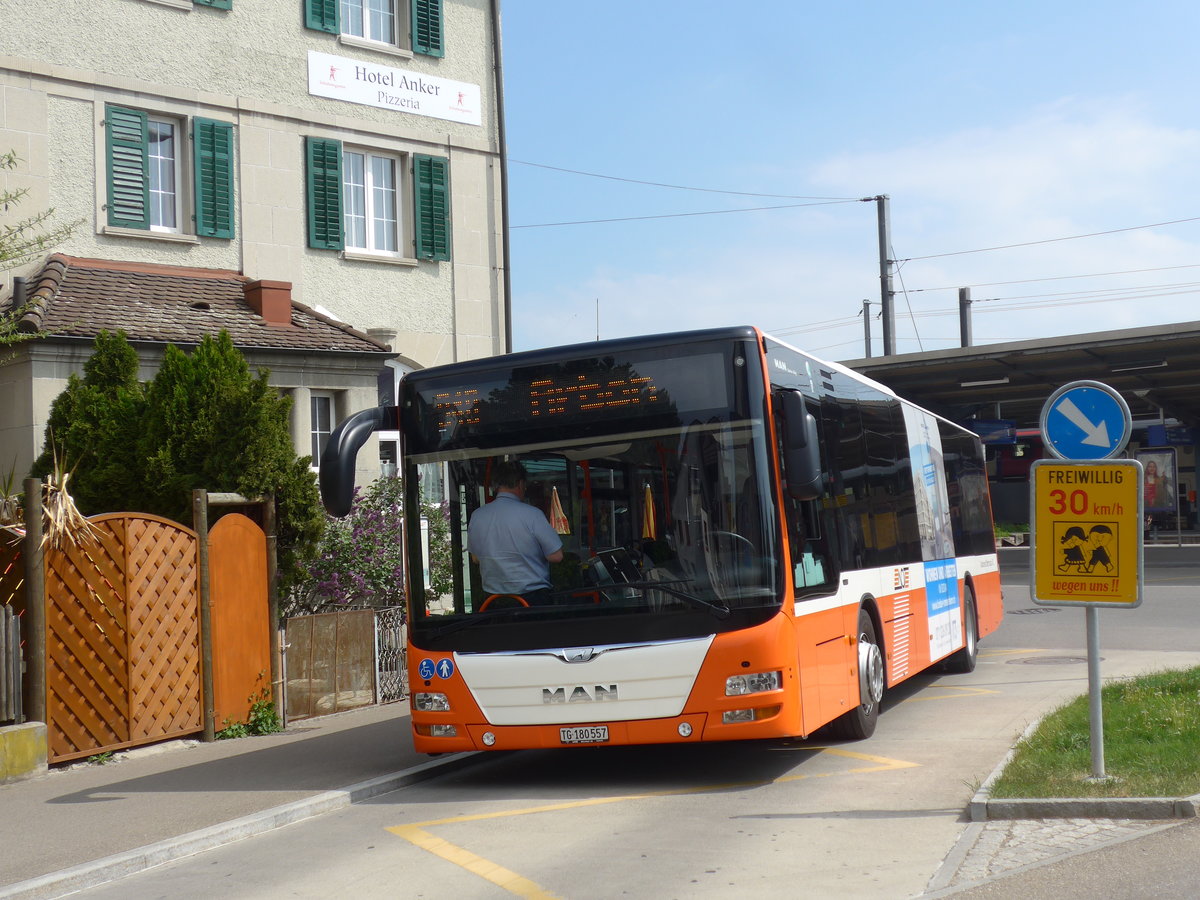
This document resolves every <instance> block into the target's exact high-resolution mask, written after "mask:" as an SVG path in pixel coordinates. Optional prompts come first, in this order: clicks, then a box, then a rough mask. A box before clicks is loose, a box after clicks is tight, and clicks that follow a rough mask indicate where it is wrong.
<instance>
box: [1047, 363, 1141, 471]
mask: <svg viewBox="0 0 1200 900" xmlns="http://www.w3.org/2000/svg"><path fill="white" fill-rule="evenodd" d="M1132 431H1133V418H1132V417H1131V416H1130V415H1129V405H1128V404H1127V403H1126V402H1125V398H1124V397H1122V396H1121V395H1120V393H1118V392H1117V391H1116V390H1114V389H1113V388H1111V387H1109V386H1108V385H1107V384H1101V383H1100V382H1099V381H1073V382H1071V383H1070V384H1066V385H1063V386H1062V387H1060V388H1059V389H1058V390H1057V391H1055V392H1054V393H1053V394H1051V395H1050V399H1049V400H1047V401H1046V405H1045V406H1043V407H1042V439H1043V440H1044V441H1045V442H1046V447H1047V449H1048V450H1049V451H1050V452H1051V453H1053V454H1054V455H1055V456H1057V457H1058V458H1059V459H1111V458H1112V457H1114V456H1116V455H1117V454H1119V453H1121V452H1122V451H1123V450H1124V449H1125V445H1126V444H1128V443H1129V435H1130V432H1132Z"/></svg>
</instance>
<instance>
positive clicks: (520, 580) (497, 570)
mask: <svg viewBox="0 0 1200 900" xmlns="http://www.w3.org/2000/svg"><path fill="white" fill-rule="evenodd" d="M492 482H493V484H495V486H496V498H495V499H494V500H492V502H491V503H488V504H486V505H484V506H481V507H479V509H477V510H475V512H474V513H473V514H472V515H471V522H470V524H469V525H468V526H467V549H468V550H469V551H470V553H471V558H472V559H474V560H475V561H476V562H477V563H479V571H480V574H481V575H482V576H483V590H484V593H485V594H487V595H488V596H489V597H490V596H492V595H494V594H515V595H516V596H519V597H521V598H523V599H524V600H525V602H526V603H528V604H530V605H533V604H536V603H548V602H550V588H551V582H550V563H556V562H561V561H562V558H563V545H562V539H561V538H560V537H559V536H558V533H557V532H556V531H555V530H554V529H553V528H552V527H551V526H550V522H549V521H547V519H546V517H545V515H543V514H542V512H541V510H539V509H536V508H535V507H532V506H530V505H528V504H527V503H525V502H524V500H525V482H526V474H525V467H524V466H522V465H521V464H520V463H519V462H516V461H505V462H501V463H499V464H498V465H497V466H496V468H495V469H494V470H493V472H492Z"/></svg>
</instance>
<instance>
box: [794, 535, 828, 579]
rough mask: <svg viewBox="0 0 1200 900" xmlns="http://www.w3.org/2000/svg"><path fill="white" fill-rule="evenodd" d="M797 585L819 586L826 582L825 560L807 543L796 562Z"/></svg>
mask: <svg viewBox="0 0 1200 900" xmlns="http://www.w3.org/2000/svg"><path fill="white" fill-rule="evenodd" d="M795 580H796V587H798V588H805V587H818V586H820V585H822V584H824V583H825V561H824V560H823V559H822V558H821V557H820V556H818V555H817V554H816V553H815V552H813V547H812V545H806V546H805V547H804V550H803V552H801V554H800V559H799V561H798V562H797V563H796V571H795Z"/></svg>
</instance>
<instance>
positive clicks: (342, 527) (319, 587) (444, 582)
mask: <svg viewBox="0 0 1200 900" xmlns="http://www.w3.org/2000/svg"><path fill="white" fill-rule="evenodd" d="M403 509H404V492H403V490H402V485H401V482H400V479H399V478H395V477H386V476H385V477H383V478H380V479H378V480H377V481H374V482H372V483H371V484H370V485H368V486H367V488H366V490H365V491H364V490H360V489H358V488H355V490H354V503H353V506H352V507H351V509H350V513H349V515H347V516H346V517H345V518H344V519H330V520H329V521H328V523H327V525H326V528H325V534H324V536H323V537H322V538H321V543H320V545H319V546H318V548H317V552H316V555H315V556H314V558H313V559H312V561H311V562H310V563H309V565H308V576H309V578H310V579H311V582H310V585H309V591H308V592H307V593H308V594H309V597H308V602H307V603H305V604H303V605H304V606H306V607H308V609H306V610H305V611H307V612H317V611H321V610H324V609H331V608H333V609H336V608H346V607H355V608H361V607H383V606H404V599H405V589H404V543H403V540H402V537H403V533H404V532H403ZM421 512H422V514H423V515H424V516H425V518H427V519H428V521H429V565H430V580H431V581H432V584H431V585H430V586H429V587H428V588H427V593H428V594H429V595H430V596H431V597H435V596H438V595H440V594H443V593H448V592H449V591H450V590H451V587H452V581H451V574H450V572H451V568H450V565H451V548H450V518H449V511H448V509H447V508H446V507H445V505H444V504H430V503H424V504H422V506H421Z"/></svg>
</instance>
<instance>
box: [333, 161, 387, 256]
mask: <svg viewBox="0 0 1200 900" xmlns="http://www.w3.org/2000/svg"><path fill="white" fill-rule="evenodd" d="M342 161H343V165H342V179H343V180H342V186H343V189H344V191H345V195H344V196H345V203H346V221H345V235H346V246H347V247H350V248H354V249H356V250H371V251H375V252H378V253H397V252H399V250H400V233H399V231H400V207H399V202H398V201H399V191H398V190H397V187H396V171H397V168H398V165H397V163H398V160H397V159H395V158H393V157H389V156H377V155H375V154H373V153H359V152H357V151H353V150H347V151H345V153H344V154H343V155H342Z"/></svg>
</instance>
